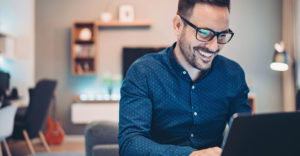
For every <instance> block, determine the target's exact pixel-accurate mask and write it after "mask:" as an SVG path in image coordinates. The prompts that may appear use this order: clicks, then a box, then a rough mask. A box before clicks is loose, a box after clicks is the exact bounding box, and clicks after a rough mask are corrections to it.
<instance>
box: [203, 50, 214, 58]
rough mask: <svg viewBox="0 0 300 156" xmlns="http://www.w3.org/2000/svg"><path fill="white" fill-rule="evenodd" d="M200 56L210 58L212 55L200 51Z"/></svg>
mask: <svg viewBox="0 0 300 156" xmlns="http://www.w3.org/2000/svg"><path fill="white" fill-rule="evenodd" d="M200 54H201V55H203V56H206V57H211V56H212V55H213V54H212V53H206V52H203V51H200Z"/></svg>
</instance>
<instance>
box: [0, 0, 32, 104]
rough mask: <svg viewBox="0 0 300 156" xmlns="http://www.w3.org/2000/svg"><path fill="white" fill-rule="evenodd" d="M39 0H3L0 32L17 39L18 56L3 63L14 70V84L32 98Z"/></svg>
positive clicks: (13, 85) (22, 93) (9, 69)
mask: <svg viewBox="0 0 300 156" xmlns="http://www.w3.org/2000/svg"><path fill="white" fill-rule="evenodd" d="M34 5H35V0H0V32H2V33H5V34H8V35H11V36H12V37H13V38H14V46H15V51H14V58H13V59H7V58H4V62H2V64H1V65H0V68H1V69H4V70H6V71H8V72H9V73H10V76H11V81H10V85H11V87H17V88H18V90H19V93H20V95H22V96H26V97H25V101H28V98H27V97H28V87H32V86H34V75H35V73H34V65H35V55H34V53H35V46H34V45H35V44H34V43H35V41H34V39H35V33H34V29H35V16H34V12H35V7H34Z"/></svg>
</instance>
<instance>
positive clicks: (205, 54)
mask: <svg viewBox="0 0 300 156" xmlns="http://www.w3.org/2000/svg"><path fill="white" fill-rule="evenodd" d="M195 51H196V52H198V53H199V54H200V56H201V60H202V61H203V62H204V63H209V62H210V61H211V60H212V58H213V56H214V53H210V52H204V51H201V50H195Z"/></svg>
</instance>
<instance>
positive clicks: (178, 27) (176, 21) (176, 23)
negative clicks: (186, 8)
mask: <svg viewBox="0 0 300 156" xmlns="http://www.w3.org/2000/svg"><path fill="white" fill-rule="evenodd" d="M183 26H184V25H183V22H182V20H181V17H180V16H179V15H176V16H175V17H174V18H173V30H174V33H175V35H176V36H177V38H179V36H180V34H181V32H182V30H183Z"/></svg>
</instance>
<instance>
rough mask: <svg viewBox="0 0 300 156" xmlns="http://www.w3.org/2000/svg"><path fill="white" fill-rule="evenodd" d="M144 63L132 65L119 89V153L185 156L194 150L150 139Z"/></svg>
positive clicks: (148, 101) (149, 103) (127, 154)
mask: <svg viewBox="0 0 300 156" xmlns="http://www.w3.org/2000/svg"><path fill="white" fill-rule="evenodd" d="M147 72H149V71H147V69H146V67H145V66H140V65H136V64H135V65H134V66H132V67H131V68H130V69H129V70H128V72H127V75H126V79H125V80H124V82H123V85H122V88H121V100H120V111H119V116H120V117H119V147H120V156H144V155H145V156H188V155H190V153H191V152H192V151H194V150H196V149H194V148H192V147H188V146H176V145H166V144H159V143H157V142H155V141H154V140H152V139H151V134H150V130H151V122H152V102H151V98H150V97H149V92H148V89H149V88H148V83H147V81H148V80H147V76H146V73H147Z"/></svg>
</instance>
